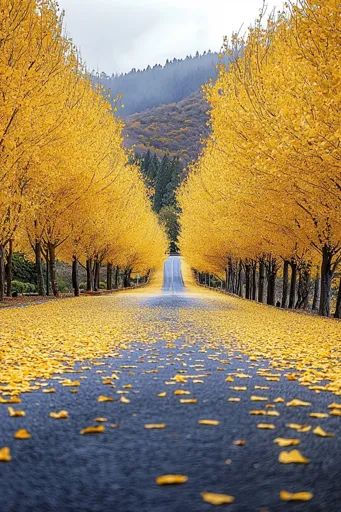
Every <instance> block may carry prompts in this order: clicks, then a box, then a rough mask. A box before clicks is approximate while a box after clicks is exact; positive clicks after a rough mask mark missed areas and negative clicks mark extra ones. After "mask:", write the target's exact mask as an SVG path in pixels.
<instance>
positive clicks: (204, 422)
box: [198, 420, 220, 426]
mask: <svg viewBox="0 0 341 512" xmlns="http://www.w3.org/2000/svg"><path fill="white" fill-rule="evenodd" d="M198 423H199V425H211V426H215V425H219V423H220V421H218V420H199V421H198Z"/></svg>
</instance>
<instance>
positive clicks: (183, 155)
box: [124, 91, 209, 165]
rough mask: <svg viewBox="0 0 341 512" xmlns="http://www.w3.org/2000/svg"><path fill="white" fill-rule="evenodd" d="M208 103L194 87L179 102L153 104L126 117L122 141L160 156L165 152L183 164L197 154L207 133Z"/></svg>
mask: <svg viewBox="0 0 341 512" xmlns="http://www.w3.org/2000/svg"><path fill="white" fill-rule="evenodd" d="M207 111H208V105H207V103H206V101H205V100H204V98H203V96H202V93H201V92H200V91H197V92H195V93H193V94H191V95H190V96H188V98H185V99H184V100H182V101H179V102H178V103H170V104H169V105H162V106H159V107H154V108H151V109H149V110H146V111H145V112H143V113H141V114H133V115H131V116H129V117H128V118H127V119H126V120H125V123H126V124H125V130H124V131H125V136H126V139H125V143H126V145H127V146H128V147H131V146H134V147H135V150H136V151H137V152H138V153H145V152H146V151H148V150H151V151H152V152H153V153H156V154H157V155H158V156H159V157H162V155H163V154H164V153H165V152H167V153H168V154H169V155H170V156H171V157H178V158H179V159H180V160H181V162H182V164H183V165H186V164H188V162H190V161H192V160H194V159H196V158H197V156H198V154H199V151H200V148H201V141H202V140H203V138H205V137H207V135H208V132H209V129H208V114H207Z"/></svg>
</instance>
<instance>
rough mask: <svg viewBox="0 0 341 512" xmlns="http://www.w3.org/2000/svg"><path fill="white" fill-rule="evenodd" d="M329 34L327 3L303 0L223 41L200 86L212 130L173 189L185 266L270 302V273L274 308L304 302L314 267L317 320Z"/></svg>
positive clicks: (333, 75)
mask: <svg viewBox="0 0 341 512" xmlns="http://www.w3.org/2000/svg"><path fill="white" fill-rule="evenodd" d="M339 29H340V17H339V6H338V3H337V1H336V0H326V1H324V0H323V1H322V0H303V1H302V2H299V4H297V5H291V4H289V5H288V7H287V9H286V10H285V11H284V12H283V13H281V14H280V15H278V17H277V18H274V17H271V18H270V19H269V20H268V22H267V24H266V25H265V26H264V23H263V21H262V20H258V21H257V23H256V24H255V26H254V27H253V28H252V29H250V31H249V34H248V37H247V39H246V40H245V41H244V40H241V39H239V38H237V37H235V38H234V39H233V40H232V43H231V44H229V45H228V44H226V48H225V51H226V52H228V53H229V52H231V49H232V51H233V52H234V53H237V54H238V55H239V57H238V58H237V59H236V60H235V62H234V63H232V64H231V65H230V67H229V68H228V69H227V68H226V66H225V65H224V64H221V66H220V69H219V75H218V79H217V80H216V82H215V83H213V84H209V85H208V86H206V96H207V99H208V102H209V104H210V107H211V127H212V134H211V136H210V138H209V140H208V141H207V143H206V145H205V148H204V150H203V153H202V155H201V157H200V159H199V160H198V162H197V163H196V164H195V165H194V166H193V169H192V172H191V173H190V175H189V178H188V179H187V181H186V183H185V184H184V186H183V187H182V189H181V191H180V192H179V201H180V205H181V208H182V222H181V226H182V229H181V251H182V252H183V253H184V255H185V257H187V258H188V260H189V261H190V262H191V264H192V266H193V267H195V268H196V269H198V270H200V271H204V272H207V273H216V274H218V275H222V274H223V273H224V272H226V277H225V280H226V283H227V288H228V289H229V290H230V291H233V292H235V293H239V294H241V293H243V288H244V286H243V283H244V282H245V296H246V297H247V298H253V299H256V298H258V300H259V301H261V302H262V301H263V300H264V298H265V295H264V293H265V288H266V300H267V303H268V304H275V302H276V276H277V274H278V272H279V271H280V272H281V273H282V277H283V292H282V300H281V305H282V306H283V307H285V306H286V305H287V300H288V294H289V307H295V306H296V307H306V306H307V304H308V296H309V290H310V281H311V274H312V271H313V269H316V268H317V267H319V268H320V275H321V293H320V306H319V312H320V314H321V315H324V316H328V315H329V314H330V290H331V284H332V278H333V276H335V274H336V272H337V269H338V268H339V265H340V260H341V223H340V219H341V215H340V213H341V194H340V167H339V161H340V149H339V139H338V135H339V132H338V126H339V124H338V112H339V110H340V90H339V87H338V75H337V69H338V62H339V59H340V30H339ZM231 47H232V48H231ZM289 269H291V283H290V289H289V282H288V279H289ZM314 272H315V270H314ZM297 275H298V283H297V282H296V280H297ZM257 277H258V282H257V279H256V278H257ZM313 277H314V276H313ZM265 281H266V283H267V286H266V287H265V286H264V284H265V283H264V282H265ZM315 290H316V292H317V288H316V287H315ZM277 297H278V296H277ZM314 303H315V304H316V300H315V298H314ZM340 307H341V306H340V290H339V298H338V300H337V304H336V311H335V316H337V317H339V316H340Z"/></svg>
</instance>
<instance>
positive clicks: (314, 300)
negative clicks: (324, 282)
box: [311, 273, 320, 311]
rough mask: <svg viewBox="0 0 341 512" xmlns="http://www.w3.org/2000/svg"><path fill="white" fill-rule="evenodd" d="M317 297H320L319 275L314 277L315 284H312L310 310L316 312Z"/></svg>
mask: <svg viewBox="0 0 341 512" xmlns="http://www.w3.org/2000/svg"><path fill="white" fill-rule="evenodd" d="M319 295H320V276H319V273H317V274H316V277H315V283H314V297H313V304H312V307H311V309H312V310H313V311H317V309H318V308H317V304H318V301H319Z"/></svg>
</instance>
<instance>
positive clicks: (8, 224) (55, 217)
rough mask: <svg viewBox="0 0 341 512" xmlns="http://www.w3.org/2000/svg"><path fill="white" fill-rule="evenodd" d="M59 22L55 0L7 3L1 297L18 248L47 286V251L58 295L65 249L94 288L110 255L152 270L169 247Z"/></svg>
mask: <svg viewBox="0 0 341 512" xmlns="http://www.w3.org/2000/svg"><path fill="white" fill-rule="evenodd" d="M62 22H63V19H62V16H61V15H60V13H59V11H58V6H57V3H56V2H55V1H54V0H4V1H3V2H1V5H0V33H1V38H0V93H1V94H0V164H1V165H0V300H1V299H2V298H3V295H4V291H5V288H6V291H7V294H8V295H10V293H11V258H12V253H13V247H16V248H17V249H22V250H24V251H25V252H27V253H30V251H32V254H33V255H34V256H35V263H36V271H37V289H38V293H40V294H43V293H44V282H43V272H42V258H43V256H45V259H46V261H47V263H48V272H49V275H50V280H51V286H52V290H53V293H54V294H55V295H58V294H59V290H58V281H57V276H56V258H57V256H58V255H59V256H60V257H63V259H64V260H65V261H69V262H72V264H73V274H74V276H73V277H74V285H75V292H76V294H78V285H77V283H76V276H77V265H78V262H79V261H83V263H85V265H86V266H87V268H88V270H89V274H90V277H89V282H90V284H89V289H92V288H94V287H96V283H97V282H98V272H99V267H100V265H101V263H102V262H103V261H105V260H106V258H107V257H109V255H110V264H112V265H118V264H120V265H125V264H126V265H127V266H129V268H130V269H132V267H134V269H135V266H137V267H138V268H137V270H140V269H141V270H146V269H149V268H152V267H153V266H155V265H158V264H159V263H160V261H161V260H162V258H163V256H164V253H165V252H166V248H167V241H166V237H165V235H164V232H163V229H162V228H161V227H160V226H159V224H158V222H157V219H156V217H155V215H154V213H153V212H152V209H151V206H150V204H149V201H148V197H147V191H146V189H145V187H144V185H143V180H142V178H141V176H140V175H139V172H138V170H137V169H136V168H135V167H134V166H132V165H131V164H129V155H128V154H127V152H126V150H125V149H124V147H123V135H122V128H123V125H122V122H121V121H120V120H119V119H118V118H117V117H116V116H115V112H114V110H113V108H112V107H111V105H110V103H109V102H108V101H107V98H106V97H105V94H104V92H103V91H102V90H100V89H99V88H97V87H95V86H94V85H93V84H92V81H91V79H90V77H89V76H88V74H87V72H86V70H85V69H84V66H83V64H82V62H81V61H80V59H79V57H78V54H77V50H76V48H75V47H74V45H73V43H72V41H70V40H69V39H67V38H66V37H65V36H64V35H63V28H62ZM151 233H152V235H151ZM132 254H134V257H133V258H132V257H131V255H132ZM108 261H109V260H108ZM94 272H97V275H96V279H94V276H93V274H94ZM5 274H6V280H7V286H6V287H5ZM95 281H96V282H95Z"/></svg>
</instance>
